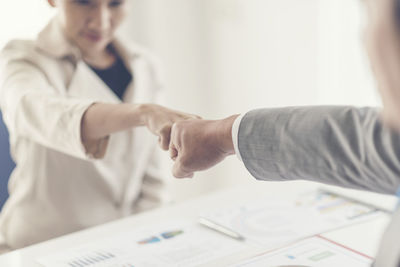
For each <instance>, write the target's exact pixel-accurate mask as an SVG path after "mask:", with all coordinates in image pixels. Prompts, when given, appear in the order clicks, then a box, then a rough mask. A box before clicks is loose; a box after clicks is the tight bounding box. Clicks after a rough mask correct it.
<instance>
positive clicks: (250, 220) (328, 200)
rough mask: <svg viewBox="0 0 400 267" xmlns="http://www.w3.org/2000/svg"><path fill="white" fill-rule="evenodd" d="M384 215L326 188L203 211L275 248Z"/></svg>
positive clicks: (252, 240) (232, 228) (208, 216)
mask: <svg viewBox="0 0 400 267" xmlns="http://www.w3.org/2000/svg"><path fill="white" fill-rule="evenodd" d="M380 214H382V212H380V211H377V210H376V209H375V208H371V207H367V206H364V205H361V204H359V203H355V202H352V201H349V200H347V199H343V198H341V197H338V196H336V195H334V194H331V193H328V192H323V191H312V192H308V193H305V194H301V195H299V196H296V197H294V198H293V199H286V200H282V199H272V198H263V199H259V200H257V201H252V202H250V203H245V204H243V205H241V206H235V207H231V208H226V209H223V210H217V211H214V212H209V213H206V214H203V215H202V217H205V218H207V219H209V220H211V221H213V222H216V223H218V224H220V225H224V226H226V227H228V228H229V229H231V230H233V231H235V232H237V233H239V234H241V235H242V236H244V237H245V238H246V240H249V241H251V242H253V243H254V244H256V245H259V246H262V247H265V248H276V247H279V246H282V245H285V244H287V243H289V242H293V241H295V240H299V239H302V238H305V237H310V236H313V235H316V234H320V233H323V232H326V231H329V230H333V229H337V228H339V227H343V226H346V225H350V224H354V223H359V222H362V221H366V220H371V219H373V218H376V217H377V216H379V215H380Z"/></svg>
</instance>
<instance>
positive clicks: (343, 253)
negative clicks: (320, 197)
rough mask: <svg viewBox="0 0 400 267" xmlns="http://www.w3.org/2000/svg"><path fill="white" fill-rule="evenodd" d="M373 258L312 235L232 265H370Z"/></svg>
mask: <svg viewBox="0 0 400 267" xmlns="http://www.w3.org/2000/svg"><path fill="white" fill-rule="evenodd" d="M371 263H372V259H371V258H370V257H368V256H366V255H362V254H360V253H358V252H356V251H353V250H350V249H348V248H345V247H343V246H341V245H339V244H336V243H333V242H331V241H329V240H326V239H323V238H321V237H318V236H317V237H312V238H309V239H306V240H303V241H300V242H298V243H296V244H293V245H291V246H288V247H285V248H282V249H279V250H276V251H272V252H269V253H266V254H264V255H261V256H257V257H254V258H252V259H249V260H246V261H244V262H242V263H239V264H235V265H233V266H232V267H259V266H263V267H275V266H284V265H286V266H305V267H317V266H318V267H338V266H351V267H370V266H371Z"/></svg>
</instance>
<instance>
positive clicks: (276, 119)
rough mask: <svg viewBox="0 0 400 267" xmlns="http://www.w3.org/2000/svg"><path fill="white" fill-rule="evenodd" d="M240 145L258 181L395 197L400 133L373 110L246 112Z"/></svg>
mask: <svg viewBox="0 0 400 267" xmlns="http://www.w3.org/2000/svg"><path fill="white" fill-rule="evenodd" d="M238 146H239V151H240V154H241V157H242V159H243V162H244V164H245V166H246V168H247V169H248V170H249V172H250V173H251V174H252V175H253V176H254V177H255V178H257V179H259V180H275V181H276V180H279V181H286V180H295V179H305V180H312V181H317V182H323V183H327V184H334V185H340V186H345V187H351V188H358V189H367V190H370V191H375V192H380V193H388V194H394V193H395V192H396V191H397V189H398V187H399V186H400V135H399V134H397V133H395V132H393V131H390V130H389V129H387V128H385V127H383V126H382V124H381V122H380V121H379V112H378V110H377V109H373V108H360V109H359V108H352V107H327V106H325V107H293V108H292V107H290V108H278V109H260V110H254V111H251V112H249V113H247V114H246V115H245V116H244V118H243V119H242V121H241V123H240V127H239V134H238Z"/></svg>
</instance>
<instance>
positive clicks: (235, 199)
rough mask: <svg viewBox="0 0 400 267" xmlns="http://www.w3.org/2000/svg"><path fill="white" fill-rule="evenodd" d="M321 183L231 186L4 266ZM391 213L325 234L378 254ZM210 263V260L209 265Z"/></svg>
mask: <svg viewBox="0 0 400 267" xmlns="http://www.w3.org/2000/svg"><path fill="white" fill-rule="evenodd" d="M319 186H320V185H318V184H315V183H310V182H300V181H296V182H253V183H251V184H249V185H246V186H241V187H239V188H233V189H228V190H226V191H223V192H218V193H213V194H210V195H207V196H203V197H200V198H197V199H193V200H190V201H187V202H184V203H179V204H175V205H170V206H167V207H164V208H161V209H157V210H153V211H149V212H145V213H141V214H138V215H135V216H131V217H128V218H125V219H122V220H118V221H115V222H111V223H108V224H105V225H101V226H97V227H94V228H90V229H87V230H83V231H80V232H77V233H73V234H69V235H66V236H63V237H60V238H57V239H53V240H50V241H46V242H43V243H40V244H37V245H34V246H30V247H27V248H24V249H20V250H16V251H13V252H10V253H7V254H4V255H2V256H0V266H1V267H30V266H33V267H34V266H40V265H39V264H37V263H36V262H35V260H36V259H37V258H38V257H43V256H47V255H51V254H52V253H56V252H60V251H63V250H64V249H67V248H71V247H75V246H77V245H79V244H82V243H86V242H92V241H96V240H98V239H103V238H106V237H109V236H111V235H115V234H117V233H123V232H125V231H129V230H132V229H134V228H135V227H139V226H141V225H146V224H149V223H151V222H157V221H162V220H169V219H171V218H189V219H191V218H192V219H193V220H196V218H197V215H198V213H199V212H201V211H203V210H208V208H209V207H213V208H217V207H219V206H221V207H223V206H226V205H229V204H235V203H241V202H243V201H245V200H249V199H253V198H257V197H261V196H273V197H282V198H285V196H289V195H292V194H298V193H300V192H304V191H307V190H311V189H313V188H316V187H319ZM351 195H352V196H353V197H354V196H360V198H364V199H365V198H367V199H368V200H370V201H374V202H376V203H380V204H382V203H384V204H383V205H385V206H386V207H388V206H389V207H390V206H392V205H393V204H394V202H395V198H394V197H388V196H382V195H377V194H372V193H359V192H356V193H354V192H351ZM389 219H390V218H389V216H385V215H383V216H381V217H379V218H378V219H376V220H374V221H369V222H366V223H362V224H358V225H353V226H350V227H346V228H342V229H340V230H335V231H332V232H329V233H325V234H323V236H325V237H327V238H329V239H331V240H333V241H336V242H339V243H341V244H343V245H345V246H348V247H350V248H353V249H356V250H358V251H360V252H362V253H365V254H367V255H370V256H374V255H375V254H376V250H377V247H378V245H379V241H380V236H381V235H382V233H383V231H384V228H385V227H386V225H387V223H388V222H389ZM254 253H256V252H255V251H244V252H243V254H241V255H235V256H232V257H229V258H225V259H221V260H219V261H218V262H215V263H214V264H213V265H215V266H224V265H226V264H230V263H233V262H235V261H238V260H239V259H242V258H245V257H247V256H249V255H250V254H254ZM208 266H210V264H209V265H208Z"/></svg>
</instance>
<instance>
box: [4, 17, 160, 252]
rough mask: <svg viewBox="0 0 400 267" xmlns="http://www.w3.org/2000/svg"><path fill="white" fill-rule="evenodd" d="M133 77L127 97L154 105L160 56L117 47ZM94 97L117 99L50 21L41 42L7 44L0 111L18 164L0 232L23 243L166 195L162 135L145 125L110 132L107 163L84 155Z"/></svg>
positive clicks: (10, 240)
mask: <svg viewBox="0 0 400 267" xmlns="http://www.w3.org/2000/svg"><path fill="white" fill-rule="evenodd" d="M113 45H114V47H115V49H116V50H117V51H118V52H119V53H120V55H121V57H122V59H123V60H124V62H125V64H126V66H127V67H128V69H129V70H130V71H131V72H132V74H133V82H132V83H131V84H130V86H129V88H128V89H127V91H126V93H125V95H124V99H123V101H124V102H129V103H147V102H156V101H157V98H158V97H159V95H160V89H161V87H162V83H161V82H160V77H159V76H160V75H159V72H158V70H157V68H156V66H155V63H154V62H155V61H154V59H153V58H152V57H151V56H150V55H149V54H148V53H147V52H145V51H144V50H143V49H141V48H139V47H138V46H131V45H129V46H128V45H124V44H123V43H122V42H119V41H115V42H114V43H113ZM94 102H108V103H119V102H120V100H119V99H118V98H117V97H116V96H115V95H114V93H113V92H112V91H111V90H110V89H109V88H108V87H107V86H106V85H105V83H103V81H102V80H101V79H100V78H99V77H98V76H97V75H96V74H95V73H94V72H93V71H92V70H91V69H90V68H89V67H88V66H87V65H86V64H85V63H84V62H83V61H82V59H81V55H80V53H79V50H78V49H77V48H76V47H74V46H73V45H71V44H70V43H69V42H68V41H67V40H66V38H65V37H64V35H63V32H62V30H61V27H60V24H59V22H58V20H57V19H53V20H52V21H51V22H50V23H49V24H48V25H47V26H46V28H45V29H44V30H43V31H42V32H41V33H40V34H39V35H38V38H37V40H35V41H11V42H10V43H9V44H8V45H7V46H6V47H5V48H4V50H3V51H2V53H1V56H0V108H1V110H2V112H3V116H4V120H5V122H6V124H7V127H8V129H9V132H10V146H11V154H12V156H13V158H14V160H15V162H16V164H17V166H16V168H15V170H14V172H13V173H12V175H11V178H10V182H9V193H10V197H9V199H8V200H7V202H6V204H5V206H4V208H3V210H2V212H1V216H0V231H1V232H2V234H3V235H4V238H5V240H6V242H7V245H8V246H10V247H11V248H20V247H24V246H27V245H30V244H33V243H36V242H39V241H44V240H47V239H50V238H53V237H57V236H60V235H63V234H66V233H70V232H73V231H76V230H79V229H82V228H85V227H89V226H93V225H97V224H101V223H105V222H108V221H111V220H114V219H117V218H121V217H123V216H127V215H129V214H132V213H134V212H138V211H140V210H143V209H146V208H149V207H152V206H154V205H156V204H158V203H160V202H162V201H164V200H165V199H166V196H165V195H164V194H165V190H164V188H165V186H164V185H165V180H164V179H163V178H162V175H161V171H160V168H159V159H160V158H159V156H158V153H159V149H158V147H157V139H156V137H155V136H153V135H152V134H151V133H150V132H149V131H148V130H147V129H146V128H145V127H140V128H136V129H133V130H129V131H125V132H120V133H116V134H114V135H112V136H111V137H110V139H109V141H108V146H107V150H106V154H105V156H104V158H102V159H97V160H95V159H92V158H91V157H90V156H89V155H87V153H86V151H85V149H84V147H83V145H82V143H81V139H80V124H81V118H82V115H83V113H84V112H85V110H86V109H87V108H88V107H89V106H90V105H91V104H93V103H94Z"/></svg>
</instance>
